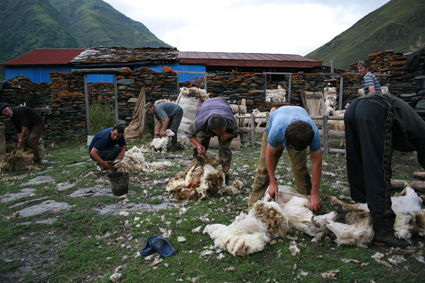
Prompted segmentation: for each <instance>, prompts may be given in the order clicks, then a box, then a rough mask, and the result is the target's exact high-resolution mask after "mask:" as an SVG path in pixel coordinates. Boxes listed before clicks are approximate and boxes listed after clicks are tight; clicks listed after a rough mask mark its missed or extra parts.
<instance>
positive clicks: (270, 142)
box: [248, 106, 322, 211]
mask: <svg viewBox="0 0 425 283" xmlns="http://www.w3.org/2000/svg"><path fill="white" fill-rule="evenodd" d="M307 146H310V156H311V161H312V162H313V172H312V177H313V185H312V183H311V179H310V175H309V173H308V168H307ZM285 148H286V149H287V151H288V154H289V158H290V159H291V164H292V169H293V171H294V175H295V182H296V186H297V191H298V192H299V193H301V194H304V195H311V196H310V209H311V210H312V211H319V210H320V209H322V202H321V200H320V196H319V186H320V179H321V178H322V151H321V145H320V134H319V130H318V128H317V127H316V125H315V124H314V123H313V121H312V120H311V119H310V116H309V115H308V113H307V111H305V110H304V109H303V108H302V107H299V106H283V107H280V108H278V109H277V110H276V111H274V112H273V113H272V115H271V116H270V120H269V122H268V124H267V128H266V130H265V131H264V133H263V140H262V143H261V154H260V163H259V165H258V169H257V174H256V175H255V179H254V184H253V185H252V193H251V196H250V197H249V201H248V205H249V209H251V207H252V206H253V205H254V203H255V202H257V201H258V200H260V199H261V198H262V197H263V196H264V193H265V192H266V190H267V187H269V189H268V192H269V195H270V196H271V197H276V198H277V196H278V187H277V183H276V178H275V170H276V166H277V163H278V161H279V158H280V157H281V155H282V152H283V150H284V149H285ZM269 184H270V186H269Z"/></svg>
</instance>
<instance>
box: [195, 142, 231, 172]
mask: <svg viewBox="0 0 425 283" xmlns="http://www.w3.org/2000/svg"><path fill="white" fill-rule="evenodd" d="M218 138H220V137H218ZM196 139H197V140H198V142H199V143H200V144H202V146H203V147H205V151H207V150H208V146H209V144H210V139H211V138H210V137H207V136H198V137H196ZM232 140H233V138H232V139H227V140H225V141H222V140H220V139H219V140H218V157H219V159H220V163H221V164H222V165H221V166H222V168H223V173H224V174H229V171H230V164H231V163H232V149H231V148H230V146H231V143H232ZM193 154H194V155H196V154H198V151H197V149H196V147H195V148H194V149H193Z"/></svg>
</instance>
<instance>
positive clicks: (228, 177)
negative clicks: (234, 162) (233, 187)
mask: <svg viewBox="0 0 425 283" xmlns="http://www.w3.org/2000/svg"><path fill="white" fill-rule="evenodd" d="M229 180H230V175H229V174H224V182H225V184H226V186H228V185H229Z"/></svg>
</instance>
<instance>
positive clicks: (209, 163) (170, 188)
mask: <svg viewBox="0 0 425 283" xmlns="http://www.w3.org/2000/svg"><path fill="white" fill-rule="evenodd" d="M224 187H225V183H224V173H223V169H222V167H221V165H220V162H219V160H218V159H217V158H216V157H213V156H208V155H198V156H197V157H196V158H194V159H193V161H192V163H191V164H190V165H189V166H188V168H187V169H186V171H185V172H180V173H178V174H177V175H176V176H175V177H174V178H172V179H171V180H170V182H169V183H168V184H167V187H166V188H165V189H166V190H167V192H170V193H171V194H173V195H174V196H175V197H176V198H178V199H192V200H196V199H202V198H208V197H211V196H213V195H215V194H216V193H217V192H218V191H219V190H220V189H222V188H224Z"/></svg>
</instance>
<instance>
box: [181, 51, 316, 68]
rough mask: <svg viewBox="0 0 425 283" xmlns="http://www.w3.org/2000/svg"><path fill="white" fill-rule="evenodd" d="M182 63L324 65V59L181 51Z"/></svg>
mask: <svg viewBox="0 0 425 283" xmlns="http://www.w3.org/2000/svg"><path fill="white" fill-rule="evenodd" d="M179 61H180V63H181V64H199V65H205V66H248V65H249V66H263V67H300V68H306V67H307V68H312V67H316V66H322V61H319V60H316V59H311V58H306V57H303V56H300V55H295V54H273V53H227V52H179Z"/></svg>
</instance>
